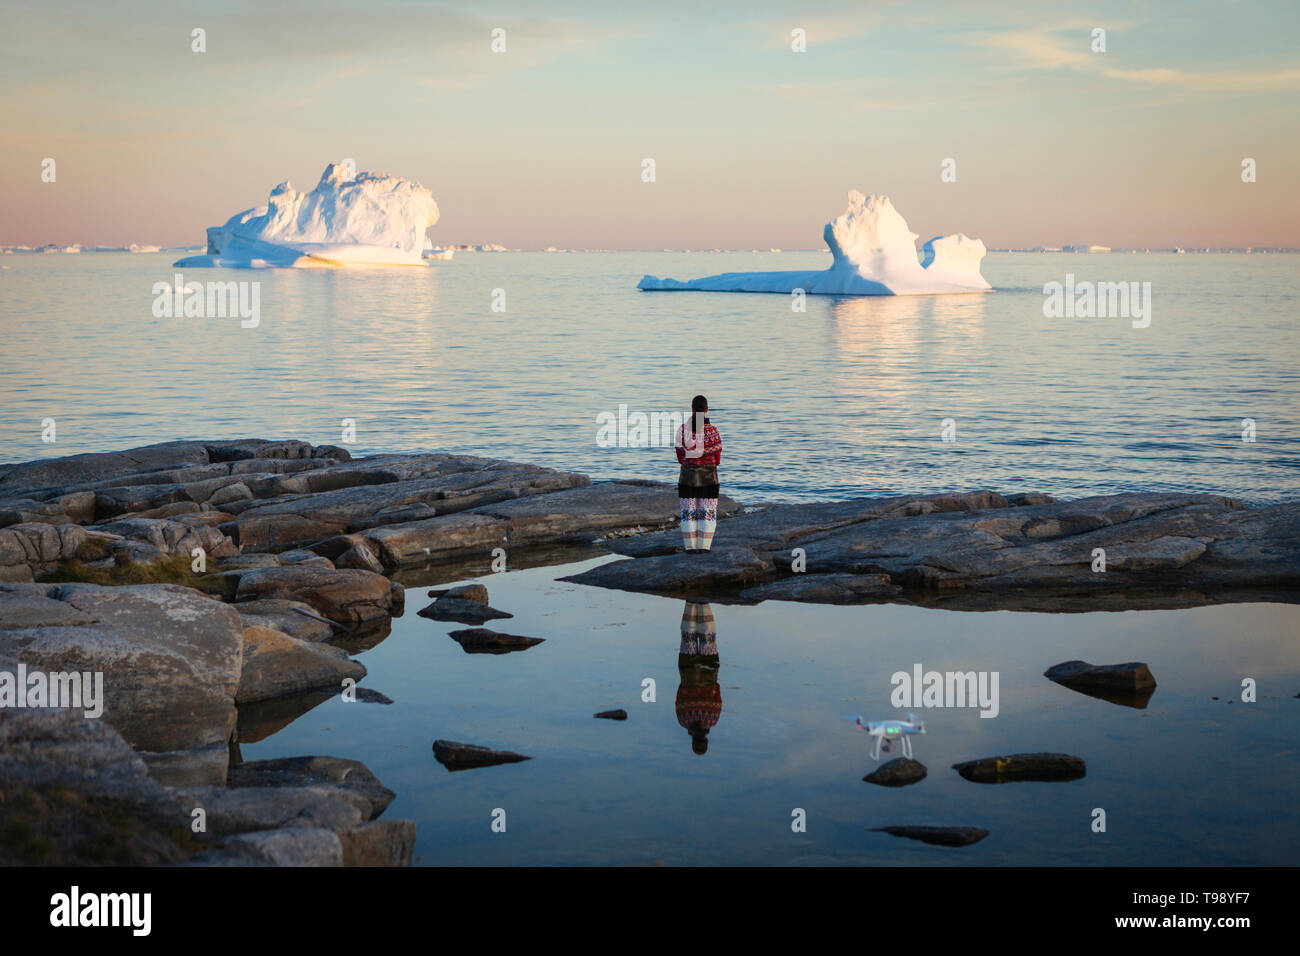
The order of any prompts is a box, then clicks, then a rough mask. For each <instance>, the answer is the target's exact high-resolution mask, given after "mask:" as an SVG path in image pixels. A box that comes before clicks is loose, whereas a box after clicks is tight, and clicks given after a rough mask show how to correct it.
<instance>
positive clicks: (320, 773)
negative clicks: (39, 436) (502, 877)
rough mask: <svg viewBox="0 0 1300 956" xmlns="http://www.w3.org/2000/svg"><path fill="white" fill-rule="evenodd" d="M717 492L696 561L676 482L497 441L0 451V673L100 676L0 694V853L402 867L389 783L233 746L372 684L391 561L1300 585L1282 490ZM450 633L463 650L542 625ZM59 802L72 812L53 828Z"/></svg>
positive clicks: (389, 596) (782, 595)
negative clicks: (9, 829)
mask: <svg viewBox="0 0 1300 956" xmlns="http://www.w3.org/2000/svg"><path fill="white" fill-rule="evenodd" d="M719 510H720V512H721V516H722V520H721V521H720V524H719V529H718V533H717V538H716V542H715V547H714V550H713V552H712V553H710V554H707V555H688V554H685V553H683V552H681V550H680V542H679V536H678V534H677V532H676V531H675V529H674V526H675V521H676V511H677V500H676V490H675V488H674V486H672V485H670V484H663V483H653V482H645V481H610V482H598V483H593V482H592V481H591V479H590V478H589V477H587V476H586V475H581V474H577V473H572V472H560V471H555V470H553V469H549V468H541V467H537V466H532V465H526V464H519V463H515V462H509V461H500V460H495V459H486V458H476V457H472V456H462V455H447V454H414V455H378V456H372V457H368V458H363V459H357V460H353V459H352V458H351V456H350V455H349V453H348V452H347V451H346V450H344V449H341V448H338V447H335V446H329V445H323V446H313V445H311V444H308V443H306V442H302V441H265V440H256V439H248V440H238V441H219V442H193V441H182V442H168V443H163V444H159V445H151V446H146V447H143V448H137V449H131V450H129V451H123V452H110V453H103V454H90V455H75V456H70V457H65V458H54V459H44V460H38V461H33V462H25V463H20V464H10V465H0V671H10V672H13V671H15V669H16V668H18V667H20V666H22V667H26V668H28V669H31V670H39V671H45V672H50V673H53V672H70V671H76V672H84V673H91V672H96V673H102V674H103V680H104V688H105V693H104V713H103V717H104V719H103V720H88V719H85V718H84V717H83V716H82V715H81V714H80V713H78V712H76V711H70V710H62V709H56V708H50V707H41V708H38V709H10V708H5V709H0V783H2V784H3V787H4V792H3V793H0V798H3V806H4V810H3V811H2V812H3V813H5V814H6V815H7V817H8V818H9V819H10V820H11V821H12V820H18V821H19V822H20V823H21V824H22V825H23V826H26V827H27V828H28V829H29V830H31V832H33V833H34V834H36V836H35V837H33V840H32V841H28V843H24V844H22V845H21V846H17V847H15V846H10V845H0V854H3V855H4V856H5V857H6V858H7V859H8V860H9V861H11V862H41V861H44V862H69V863H82V862H94V861H95V860H96V859H97V858H96V856H95V853H102V854H106V856H107V861H112V862H135V863H183V862H192V863H197V864H205V865H278V864H288V865H301V864H318V865H340V864H347V865H374V864H393V865H404V864H409V863H410V862H411V856H412V852H413V847H414V841H415V827H414V824H413V823H412V822H410V821H401V820H392V821H387V820H380V819H378V818H379V816H380V815H381V814H382V813H383V811H384V809H385V808H386V807H387V806H388V803H389V802H390V801H391V800H392V794H391V792H389V791H387V790H385V789H384V788H383V787H382V785H381V784H380V783H379V781H377V780H375V779H374V776H373V775H372V774H371V773H370V772H369V770H368V769H366V768H365V767H364V765H362V764H359V763H357V762H355V761H348V760H342V759H340V758H332V757H325V756H308V757H301V758H294V759H292V760H287V761H286V760H280V761H253V762H247V763H245V762H243V760H242V758H241V756H240V752H239V744H240V742H241V741H243V742H251V741H255V740H259V739H263V738H264V737H266V736H268V735H269V734H271V733H274V732H275V730H277V729H279V727H281V726H283V725H284V724H286V723H288V722H289V721H291V720H293V719H294V718H295V717H296V716H298V715H299V714H301V713H302V712H304V711H305V710H306V709H309V708H310V707H312V706H315V705H316V704H318V703H320V702H322V701H323V700H326V699H329V698H330V697H331V696H334V695H337V694H340V693H344V695H345V696H344V699H345V700H355V701H356V702H357V703H364V702H367V701H375V702H381V703H382V702H386V701H387V698H384V697H383V695H382V694H379V693H378V692H377V691H374V690H372V689H369V688H359V687H356V684H357V683H359V682H360V681H362V680H363V679H364V677H365V667H364V666H363V665H362V664H361V663H359V662H358V661H355V660H353V659H352V658H351V656H350V655H351V654H355V653H357V652H359V651H360V650H364V649H365V648H367V647H370V646H373V645H374V644H375V643H377V642H378V641H380V640H382V639H383V638H384V637H385V636H386V634H387V629H388V626H389V623H390V622H391V619H392V618H393V617H394V616H398V615H401V614H402V613H403V611H404V600H405V590H404V588H403V586H402V584H399V583H398V580H401V581H402V582H403V583H406V584H410V585H414V584H431V583H440V582H443V581H452V580H455V579H456V578H457V577H463V576H466V574H467V573H470V574H481V573H483V572H485V571H487V570H489V569H490V568H491V569H497V570H500V569H502V568H517V567H524V566H529V565H530V564H546V563H555V562H557V561H558V560H568V559H571V558H572V554H573V552H574V551H575V550H577V551H580V552H581V553H583V554H591V555H594V554H599V553H602V552H605V553H607V552H614V553H616V554H620V555H622V556H623V558H622V559H621V560H615V561H611V562H608V563H605V564H602V565H600V566H598V567H595V568H592V569H590V570H588V571H585V572H583V573H581V574H578V575H574V576H572V577H570V578H566V579H565V580H571V581H575V582H578V583H583V584H590V585H596V586H600V587H610V588H620V589H625V590H632V591H644V592H651V593H660V594H671V595H682V596H695V597H699V598H701V599H708V600H720V601H732V602H740V603H756V602H760V601H764V600H787V601H804V602H814V603H837V604H844V603H849V604H852V603H872V602H881V601H896V602H906V603H915V604H926V605H937V606H942V607H949V608H954V609H967V610H989V609H1018V610H1051V611H1086V610H1120V609H1133V608H1146V607H1182V606H1191V605H1195V604H1206V603H1215V602H1220V601H1240V600H1272V601H1290V602H1295V601H1296V600H1298V599H1300V502H1296V503H1284V504H1279V505H1272V506H1269V507H1263V508H1247V507H1246V506H1245V505H1244V504H1242V503H1241V502H1239V501H1236V500H1234V499H1232V498H1227V497H1223V496H1218V495H1182V494H1125V495H1111V496H1105V497H1096V498H1088V499H1082V500H1079V501H1056V500H1054V499H1052V498H1050V497H1048V496H1045V495H1039V494H1011V495H1003V494H999V493H996V492H991V491H974V492H962V493H952V494H941V495H917V496H901V497H892V498H873V499H856V500H852V501H840V502H828V503H816V504H801V505H774V506H769V507H766V508H762V509H743V508H741V506H740V505H738V504H737V503H736V502H734V501H732V500H731V499H729V498H725V499H723V500H722V501H721V502H720V505H719ZM561 556H564V557H561ZM1099 564H1100V567H1099ZM482 597H483V601H482V602H481V603H480V605H479V607H478V608H475V607H473V606H471V607H470V611H473V612H474V613H472V614H468V616H467V612H466V609H465V607H463V606H462V605H466V604H467V603H468V604H470V605H473V603H474V602H475V601H477V600H478V597H477V596H470V595H464V594H446V595H443V596H441V597H439V601H438V602H435V603H436V604H437V603H441V604H442V607H440V608H438V609H437V610H435V611H432V612H430V614H429V616H431V617H434V618H435V619H438V620H444V619H445V620H461V621H464V622H467V623H476V624H477V623H482V620H487V619H490V617H491V616H508V615H505V614H503V612H494V611H493V609H491V608H488V607H486V595H485V594H484V595H483V596H482ZM426 610H428V609H426ZM489 612H491V613H489ZM458 634H459V635H460V636H459V637H457V638H456V639H457V640H460V641H461V642H462V645H463V646H464V647H465V648H466V650H467V652H487V653H501V652H506V651H509V650H517V649H521V648H525V647H526V646H528V645H527V642H528V641H530V640H535V639H531V638H520V637H517V636H514V635H508V634H497V633H495V632H493V631H490V630H487V629H482V628H476V629H472V630H468V631H463V632H458ZM348 693H351V695H352V696H351V697H348V696H347V694H348ZM598 716H600V715H598ZM440 743H443V744H444V745H445V746H444V750H447V748H448V747H461V746H468V745H448V744H446V742H441V741H440ZM452 752H453V751H452V750H447V753H452ZM444 756H446V754H444ZM440 759H442V758H440ZM448 759H450V758H448ZM91 806H93V807H98V808H100V811H96V812H93V813H92V812H87V810H86V808H87V807H91ZM105 807H111V808H112V813H106V812H101V811H102V810H103V808H105ZM15 814H17V816H15ZM23 814H26V815H27V816H23ZM69 815H71V816H73V817H76V818H77V819H79V820H81V821H82V822H81V823H80V824H78V825H77V826H72V827H68V826H63V827H62V828H61V829H60V831H59V832H60V833H62V834H63V835H62V836H52V835H51V833H50V832H46V831H49V830H50V828H51V827H52V826H53V823H51V822H50V821H57V820H61V819H64V818H65V817H68V816H69ZM199 816H201V817H202V818H203V820H204V827H203V828H202V830H201V831H198V832H196V828H195V827H194V825H193V822H194V820H195V819H197V818H198V817H199ZM42 821H45V822H44V823H42ZM42 827H44V828H45V829H44V830H42ZM24 832H25V831H24ZM37 837H39V839H37ZM29 844H30V845H29ZM87 847H91V848H98V849H96V850H94V851H93V852H92V851H91V850H88V849H87Z"/></svg>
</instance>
